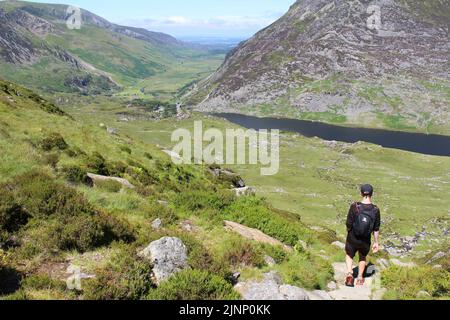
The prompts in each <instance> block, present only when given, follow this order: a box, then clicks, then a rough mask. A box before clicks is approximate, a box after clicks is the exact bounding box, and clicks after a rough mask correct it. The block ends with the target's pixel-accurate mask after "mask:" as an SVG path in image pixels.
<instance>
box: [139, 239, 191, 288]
mask: <svg viewBox="0 0 450 320" xmlns="http://www.w3.org/2000/svg"><path fill="white" fill-rule="evenodd" d="M139 256H140V257H142V258H144V259H146V260H148V261H149V262H150V263H151V264H152V265H153V277H154V280H155V283H156V284H158V285H159V284H160V283H161V282H163V281H165V280H167V279H169V278H170V277H171V276H172V275H174V274H175V273H177V272H180V271H182V270H184V269H186V268H188V263H187V260H188V256H187V248H186V246H185V245H184V243H183V241H181V240H180V239H178V238H169V237H164V238H162V239H160V240H157V241H154V242H152V243H151V244H150V245H149V246H148V247H147V248H145V249H144V250H142V251H141V252H140V253H139Z"/></svg>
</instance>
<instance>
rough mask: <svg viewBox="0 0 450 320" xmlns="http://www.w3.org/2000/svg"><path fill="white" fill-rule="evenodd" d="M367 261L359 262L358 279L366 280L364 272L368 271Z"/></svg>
mask: <svg viewBox="0 0 450 320" xmlns="http://www.w3.org/2000/svg"><path fill="white" fill-rule="evenodd" d="M366 265H367V263H366V261H360V262H359V270H358V279H364V271H366Z"/></svg>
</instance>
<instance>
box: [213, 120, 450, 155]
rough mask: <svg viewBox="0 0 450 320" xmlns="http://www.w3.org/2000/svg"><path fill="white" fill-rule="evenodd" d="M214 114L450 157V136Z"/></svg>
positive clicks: (254, 124) (249, 123)
mask: <svg viewBox="0 0 450 320" xmlns="http://www.w3.org/2000/svg"><path fill="white" fill-rule="evenodd" d="M213 115H214V116H216V117H220V118H224V119H226V120H228V121H230V122H232V123H234V124H237V125H240V126H242V127H244V128H247V129H255V130H259V129H268V130H270V129H279V130H281V131H288V132H296V133H300V134H301V135H303V136H306V137H319V138H321V139H324V140H336V141H342V142H348V143H355V142H358V141H365V142H369V143H374V144H377V145H381V146H383V147H385V148H394V149H400V150H406V151H412V152H417V153H422V154H427V155H436V156H447V157H450V136H442V135H431V134H430V135H428V134H422V133H409V132H401V131H389V130H379V129H365V128H347V127H341V126H335V125H330V124H326V123H321V122H312V121H304V120H296V119H282V118H258V117H254V116H247V115H242V114H236V113H214V114H213Z"/></svg>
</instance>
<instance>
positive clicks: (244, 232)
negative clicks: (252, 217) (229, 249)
mask: <svg viewBox="0 0 450 320" xmlns="http://www.w3.org/2000/svg"><path fill="white" fill-rule="evenodd" d="M225 228H226V229H228V230H230V231H233V232H235V233H237V234H240V235H241V236H242V237H244V238H246V239H249V240H253V241H256V242H259V243H266V244H270V245H273V246H281V247H283V248H284V249H285V250H286V251H289V252H292V251H293V249H292V247H290V246H287V245H285V244H284V243H282V242H281V241H279V240H277V239H274V238H272V237H270V236H268V235H266V234H264V233H263V232H261V231H259V230H256V229H252V228H249V227H246V226H243V225H241V224H239V223H236V222H232V221H225Z"/></svg>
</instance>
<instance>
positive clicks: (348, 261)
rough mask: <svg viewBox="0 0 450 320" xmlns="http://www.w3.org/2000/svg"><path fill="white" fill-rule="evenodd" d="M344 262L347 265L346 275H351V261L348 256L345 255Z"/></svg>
mask: <svg viewBox="0 0 450 320" xmlns="http://www.w3.org/2000/svg"><path fill="white" fill-rule="evenodd" d="M345 261H346V263H347V273H348V274H352V275H353V259H352V258H351V257H350V256H349V255H347V256H346V257H345Z"/></svg>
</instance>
